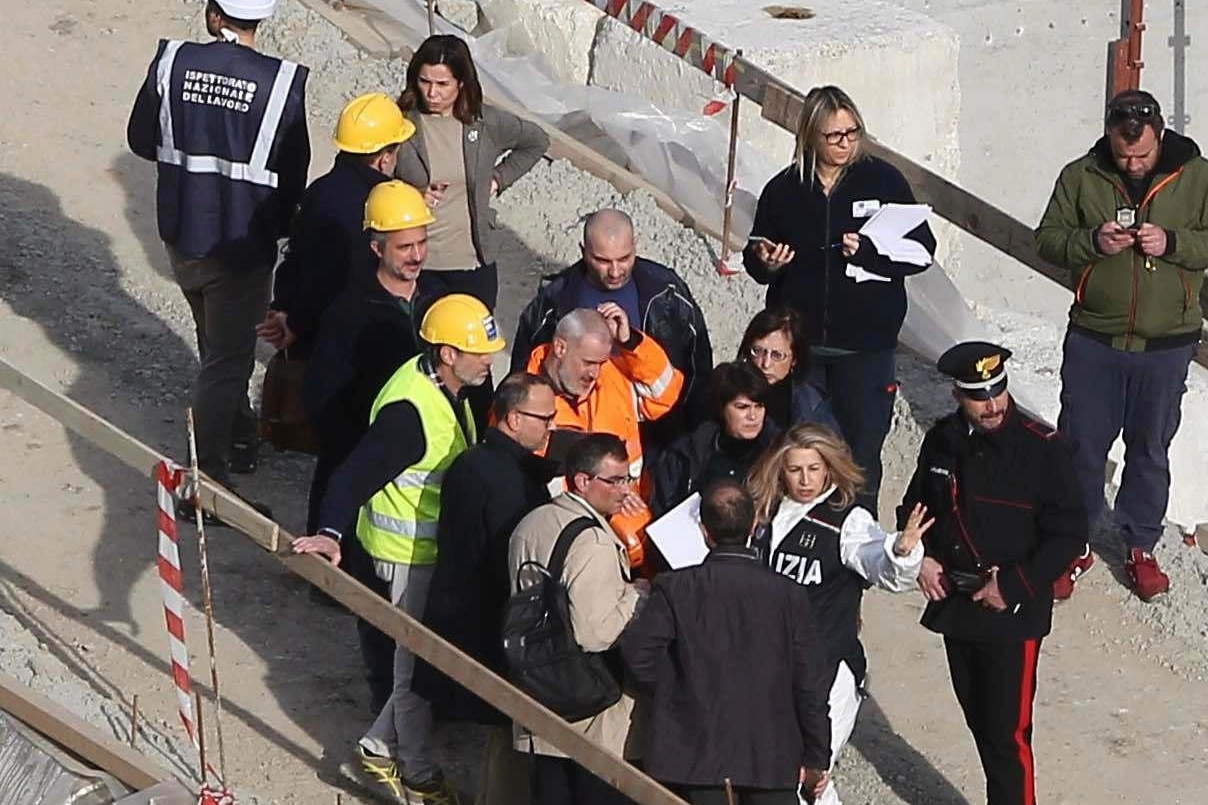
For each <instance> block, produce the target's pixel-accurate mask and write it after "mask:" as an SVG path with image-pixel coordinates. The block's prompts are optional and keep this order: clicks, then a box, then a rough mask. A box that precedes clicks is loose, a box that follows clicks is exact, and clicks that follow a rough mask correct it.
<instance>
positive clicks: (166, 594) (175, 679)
mask: <svg viewBox="0 0 1208 805" xmlns="http://www.w3.org/2000/svg"><path fill="white" fill-rule="evenodd" d="M186 475H187V471H186V470H185V468H184V467H180V466H178V465H176V464H173V463H171V462H169V461H161V462H160V463H159V466H157V467H156V468H155V492H156V500H157V502H158V504H159V560H158V562H157V564H158V565H159V582H160V584H159V586H160V592H161V593H162V594H163V599H164V620H165V622H166V623H167V626H168V651H169V654H170V657H169V659H170V661H171V663H172V684H173V685H174V687H175V688H176V704H177V709H178V710H179V711H180V720H181V723H183V724H184V727H185V732H187V733H188V734H189V740H190V741H192V742H193V745H194V746H197V745H198V744H197V728H196V722H195V721H194V720H193V682H192V677H191V676H190V675H189V647H188V645H187V644H186V643H185V620H184V603H185V598H184V579H183V578H182V576H181V572H180V544H179V542H178V540H177V537H176V499H177V496H178V495H179V496H180V497H182V498H183V497H185V496H184V495H181V494H180V492H181V487H182V486H183V485H184V484H185V480H186Z"/></svg>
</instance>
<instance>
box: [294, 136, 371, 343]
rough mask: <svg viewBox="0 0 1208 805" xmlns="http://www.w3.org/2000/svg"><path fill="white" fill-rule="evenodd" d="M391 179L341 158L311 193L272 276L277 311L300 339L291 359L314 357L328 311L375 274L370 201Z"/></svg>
mask: <svg viewBox="0 0 1208 805" xmlns="http://www.w3.org/2000/svg"><path fill="white" fill-rule="evenodd" d="M389 178H390V177H389V176H386V175H385V174H383V173H382V172H381V171H378V170H375V169H374V168H371V167H369V166H368V165H365V164H364V163H362V162H361V161H359V158H358V157H357V156H356V155H353V154H337V155H336V160H335V164H334V165H333V166H332V168H331V170H330V171H328V172H327V173H325V174H324V175H322V176H320V177H319V178H318V179H315V181H314V182H313V183H312V184H311V186H310V187H308V188H306V193H305V194H303V196H302V203H301V205H300V206H299V207H298V213H297V215H295V216H294V221H293V226H292V228H291V230H290V236H289V245H287V246H286V247H285V256H284V257H283V258H282V260H281V265H279V266H277V272H276V274H275V275H274V277H273V304H272V307H273V309H274V310H283V311H285V313H286V315H287V317H288V323H289V329H290V330H292V331H293V332H294V333H295V334H296V335H297V336H298V340H297V342H296V343H295V344H294V346H293V347H290V355H291V356H292V357H297V358H301V359H305V358H306V357H308V356H309V355H310V352H311V349H312V348H313V346H314V342H315V338H316V337H317V336H318V331H319V321H320V319H321V318H322V316H323V311H324V310H326V309H327V307H328V305H330V304H331V303H332V302H333V301H334V300H335V299H336V298H337V297H338V296H339V295H340V292H341V291H343V290H344V288H345V287H346V286H347V285H348V284H349V280H350V279H352V278H354V277H355V278H356V279H357V280H360V279H363V278H364V277H366V276H368V275H371V274H372V273H373V266H374V261H373V258H372V253H371V252H370V251H369V238H368V236H367V235H366V234H365V232H364V227H363V223H364V218H365V201H366V199H368V198H369V191H370V190H372V189H373V188H374V186H375V185H377V184H380V183H381V182H384V181H386V180H387V179H389Z"/></svg>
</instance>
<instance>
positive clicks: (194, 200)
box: [126, 0, 310, 483]
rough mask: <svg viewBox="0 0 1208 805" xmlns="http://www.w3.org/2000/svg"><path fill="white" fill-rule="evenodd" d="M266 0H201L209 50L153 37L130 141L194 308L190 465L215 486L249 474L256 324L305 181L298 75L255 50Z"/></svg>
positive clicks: (298, 69)
mask: <svg viewBox="0 0 1208 805" xmlns="http://www.w3.org/2000/svg"><path fill="white" fill-rule="evenodd" d="M275 5H276V2H275V0H209V2H207V3H206V7H205V20H206V31H207V32H208V33H209V34H210V36H212V37H213V38H214V41H212V42H209V43H207V44H198V43H194V42H181V41H179V40H166V39H164V40H160V43H159V50H158V51H157V52H156V55H155V59H154V60H153V61H152V62H151V65H150V67H149V68H148V70H147V77H146V80H145V81H144V82H143V85H142V87H141V88H140V89H139V93H138V97H137V98H136V100H135V102H134V108H133V109H132V110H131V112H130V121H129V123H128V125H127V128H126V138H127V141H128V142H129V145H130V150H131V151H133V152H134V153H135V154H137V155H138V156H140V157H142V158H143V159H147V160H150V161H152V162H155V163H156V171H157V179H156V188H155V195H156V217H157V219H158V223H159V235H160V237H161V238H162V239H163V241H164V245H165V246H166V247H167V250H168V258H169V260H170V262H171V263H172V274H173V276H174V277H175V279H176V283H177V285H179V286H180V290H181V292H182V293H183V294H184V297H185V301H186V302H188V304H189V309H190V311H191V312H192V314H193V323H194V326H195V329H196V333H197V350H198V355H199V357H200V360H201V368H200V370H199V371H198V373H197V379H196V382H195V383H194V387H193V409H194V413H195V414H196V422H197V463H198V465H199V466H200V468H201V471H202V472H204V473H206V474H207V475H209V476H210V477H212V478H213V479H215V480H216V481H219V482H221V483H229V475H228V473H230V472H232V471H235V472H252V471H253V470H254V469H255V460H254V456H255V449H256V444H257V441H258V437H257V427H256V426H257V420H256V417H255V415H254V414H253V413H252V409H251V405H250V404H249V402H248V396H247V392H248V381H249V379H250V378H251V374H252V368H253V367H254V366H255V363H256V333H255V326H256V322H257V321H258V320H259V319H260V317H261V316H262V315H264V308H265V306H266V305H267V304H268V295H269V287H270V285H271V283H272V272H273V265H274V264H275V263H276V262H277V239H278V238H282V237H285V235H286V233H287V232H288V229H289V224H290V219H291V218H292V217H293V215H294V208H295V207H296V206H297V204H298V199H299V198H300V197H301V195H302V191H303V189H304V188H305V187H306V171H307V169H308V167H309V165H310V138H309V135H308V134H307V131H306V79H307V76H308V75H309V73H308V71H307V69H306V68H305V67H303V66H301V65H298V64H295V63H293V62H290V61H286V60H283V59H278V58H275V57H272V56H267V55H264V54H261V53H257V52H256V50H255V46H256V29H257V27H258V26H259V24H260V22H261V21H262V20H264V19H266V18H267V17H269V16H270V15H271V14H272V12H273V9H274V7H275Z"/></svg>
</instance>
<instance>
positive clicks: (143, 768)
mask: <svg viewBox="0 0 1208 805" xmlns="http://www.w3.org/2000/svg"><path fill="white" fill-rule="evenodd" d="M0 710H3V711H4V712H6V713H8V714H9V715H11V716H12V717H13V718H15V719H17V720H18V721H20V722H22V723H24V724H26V725H27V726H28V727H29V728H30V729H32V730H34V731H35V732H38V733H40V734H42V735H44V736H46V737H47V738H49V739H50V740H51V741H53V742H55V743H56V744H58V745H59V746H61V747H63V748H64V749H66V750H68V751H69V752H71V753H72V754H74V755H77V756H78V757H80V758H82V759H83V760H85V761H86V762H88V763H90V764H91V765H93V766H95V767H96V768H98V769H100V770H101V771H104V772H107V773H108V774H111V775H113V776H114V777H115V778H117V779H118V780H119V781H121V782H122V783H124V784H126V785H128V786H130V787H131V788H133V789H135V790H136V791H137V790H140V789H144V788H150V787H151V786H153V785H155V784H156V783H159V782H161V781H164V780H171V779H173V776H172V774H171V773H170V772H169V771H167V770H166V769H164V768H161V767H160V766H159V765H158V764H157V763H155V762H154V761H152V760H151V759H150V758H148V757H146V756H145V755H143V754H142V753H140V752H136V751H135V750H133V749H131V748H130V747H128V746H126V745H125V744H124V743H122V742H121V741H119V740H117V739H116V738H113V737H112V736H109V735H106V734H105V733H103V732H101V731H100V730H99V729H97V728H96V727H94V726H92V725H91V724H88V723H86V722H85V721H83V720H81V719H80V718H79V717H78V716H76V715H75V714H73V713H71V712H69V711H68V710H66V709H65V708H63V707H61V706H60V705H58V704H55V703H54V702H52V701H51V700H50V699H48V698H46V697H45V696H43V695H41V694H40V693H38V692H36V691H34V690H32V689H30V688H29V687H27V686H25V685H22V684H21V683H20V682H18V681H17V680H16V679H14V678H13V677H11V676H9V675H8V674H3V673H0Z"/></svg>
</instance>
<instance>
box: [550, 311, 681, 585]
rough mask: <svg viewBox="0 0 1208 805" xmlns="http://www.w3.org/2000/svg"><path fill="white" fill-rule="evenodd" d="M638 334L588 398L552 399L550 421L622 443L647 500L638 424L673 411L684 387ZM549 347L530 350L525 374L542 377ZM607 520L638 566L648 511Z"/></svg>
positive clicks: (619, 351) (673, 370)
mask: <svg viewBox="0 0 1208 805" xmlns="http://www.w3.org/2000/svg"><path fill="white" fill-rule="evenodd" d="M634 332H635V333H637V331H636V330H635V331H634ZM638 335H639V337H638V339H637V343H636V344H634V345H633V348H632V349H625V348H624V347H620V348H618V349H617V350H616V352H615V353H614V354H613V356H612V358H611V359H610V360H609V361H608V362H607V363H605V364H604V365H603V366H601V367H600V376H599V378H598V379H597V380H596V386H595V388H593V389H592V390H591V393H590V394H588V395H587V397H585V398H584V399H582V400H579V401H577V402H576V401H573V400H569V399H567V398H566V397H563V396H561V395H558V396H556V397H555V402H554V410H555V411H556V413H557V416H555V417H554V423H555V424H556V425H557V426H558V427H559V428H565V429H567V430H578V431H583V432H585V433H611V434H614V435H616V436H619V437H620V438H621V440H622V441H624V442H625V450H626V452H627V453H628V456H629V472H630V474H631V475H633V476H634V477H636V478H641V479H642V481H641V483H640V485H639V487H638V494H639V495H641V497H642V499H643V500H648V498H649V491H650V485H649V482H648V481H647V473H645V472H644V471H643V469H644V468H643V464H642V439H641V435H640V433H639V431H638V424H639V423H641V422H647V421H651V420H655V419H658V418H659V417H661V416H663V415H664V414H666V413H667V412H668V411H670V410H671V409H672V407H674V405H675V404H676V402H677V401H678V400H679V396H680V392H682V391H683V388H684V374H683V372H681V371H680V370H678V369H676V368H675V367H674V366H672V365H671V361H670V360H669V359H668V358H667V353H666V352H664V351H663V348H662V347H661V346H659V344H658V342H656V341H655V340H654V339H653V338H647V337H645V336H644V335H641V334H638ZM551 348H552V345H551V344H542V345H541V346H539V347H537V348H536V349H534V350H533V353H532V354H531V355H530V356H529V362H528V371H530V372H532V373H534V374H541V364H542V363H544V361H545V358H546V356H548V355H549V351H550V349H551ZM639 521H640V522H639ZM610 522H611V524H612V526H613V528H614V529H615V530H616V531H617V533H618V534H619V535H620V536H621V538H622V540H624V542H625V545H626V548H628V550H629V559H630V564H632V565H633V566H634V567H637V566H639V565H641V564H642V562H643V560H644V558H645V550H644V548H643V542H644V541H645V535H644V533H643V529H644V528H645V526H646V525H647V524H648V523H649V522H650V514H649V510H647V511H646V513H645V514H644V515H642V516H640V517H637V518H635V517H626V516H625V515H623V514H617V515H616V516H614V517H613V518H612V519H611V520H610Z"/></svg>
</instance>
